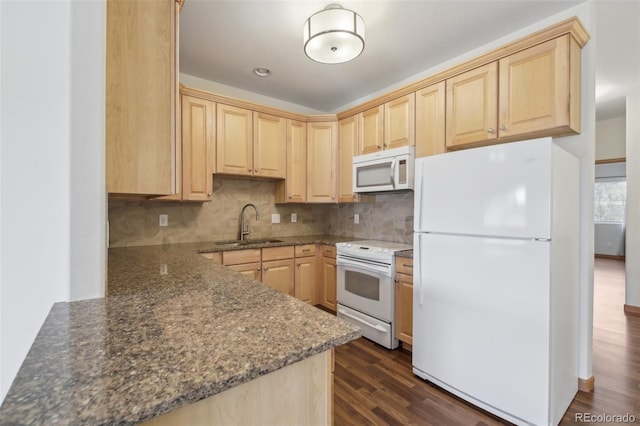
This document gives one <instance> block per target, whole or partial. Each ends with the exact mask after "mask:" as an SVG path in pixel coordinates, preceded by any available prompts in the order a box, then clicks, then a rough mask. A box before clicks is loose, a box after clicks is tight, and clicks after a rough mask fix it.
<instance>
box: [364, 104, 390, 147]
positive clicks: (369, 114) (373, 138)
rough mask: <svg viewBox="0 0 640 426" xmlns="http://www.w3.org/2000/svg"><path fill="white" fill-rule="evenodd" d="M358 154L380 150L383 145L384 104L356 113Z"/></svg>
mask: <svg viewBox="0 0 640 426" xmlns="http://www.w3.org/2000/svg"><path fill="white" fill-rule="evenodd" d="M358 121H359V122H360V123H359V135H358V137H359V138H360V142H359V144H360V152H359V153H360V154H369V153H371V152H377V151H381V150H382V149H383V145H384V105H380V106H378V107H375V108H371V109H368V110H366V111H363V112H361V113H360V114H358Z"/></svg>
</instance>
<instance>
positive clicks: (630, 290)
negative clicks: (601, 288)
mask: <svg viewBox="0 0 640 426" xmlns="http://www.w3.org/2000/svg"><path fill="white" fill-rule="evenodd" d="M639 117H640V88H637V89H636V91H635V93H631V94H629V95H628V96H627V127H626V132H627V233H626V246H625V251H626V259H627V260H628V262H626V288H625V290H626V291H625V303H626V304H627V305H632V306H637V307H640V262H638V259H640V120H639V119H638V118H639Z"/></svg>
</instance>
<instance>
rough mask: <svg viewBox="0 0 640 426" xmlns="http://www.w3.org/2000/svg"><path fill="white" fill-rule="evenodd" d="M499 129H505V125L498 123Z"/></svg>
mask: <svg viewBox="0 0 640 426" xmlns="http://www.w3.org/2000/svg"><path fill="white" fill-rule="evenodd" d="M499 129H500V130H507V128H506V127H505V125H504V124H501V125H500V127H499Z"/></svg>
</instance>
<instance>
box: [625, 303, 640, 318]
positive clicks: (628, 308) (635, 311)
mask: <svg viewBox="0 0 640 426" xmlns="http://www.w3.org/2000/svg"><path fill="white" fill-rule="evenodd" d="M624 313H625V314H626V315H632V316H634V317H640V306H633V305H627V304H626V303H625V305H624Z"/></svg>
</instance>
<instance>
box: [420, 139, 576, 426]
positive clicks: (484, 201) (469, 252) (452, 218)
mask: <svg viewBox="0 0 640 426" xmlns="http://www.w3.org/2000/svg"><path fill="white" fill-rule="evenodd" d="M579 176H580V171H579V167H578V161H577V159H576V158H575V157H574V156H573V155H571V154H569V153H568V152H566V151H564V150H563V149H561V148H559V147H558V146H557V145H555V144H554V142H553V140H552V139H551V138H543V139H535V140H530V141H523V142H514V143H507V144H501V145H494V146H490V147H483V148H476V149H468V150H463V151H457V152H451V153H446V154H441V155H436V156H432V157H426V158H420V159H418V160H416V190H415V199H414V202H415V204H414V209H415V212H414V231H415V233H414V294H413V296H414V306H413V371H414V373H415V374H416V375H418V376H420V377H422V378H424V379H427V380H429V381H431V382H433V383H435V384H437V385H439V386H441V387H442V388H444V389H446V390H448V391H450V392H452V393H454V394H456V395H458V396H459V397H461V398H463V399H465V400H467V401H469V402H471V403H473V404H475V405H477V406H479V407H481V408H483V409H485V410H487V411H489V412H492V413H494V414H496V415H498V416H500V417H503V418H504V419H506V420H509V421H511V422H513V423H516V424H535V425H552V424H553V425H555V424H558V422H559V421H560V419H561V418H562V415H563V414H564V412H565V411H566V409H567V407H568V406H569V404H570V402H571V400H572V399H573V397H574V396H575V394H576V392H577V386H578V306H577V301H578V250H579V246H578V240H579V228H578V223H579V217H580V214H579V193H580V190H579Z"/></svg>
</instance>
